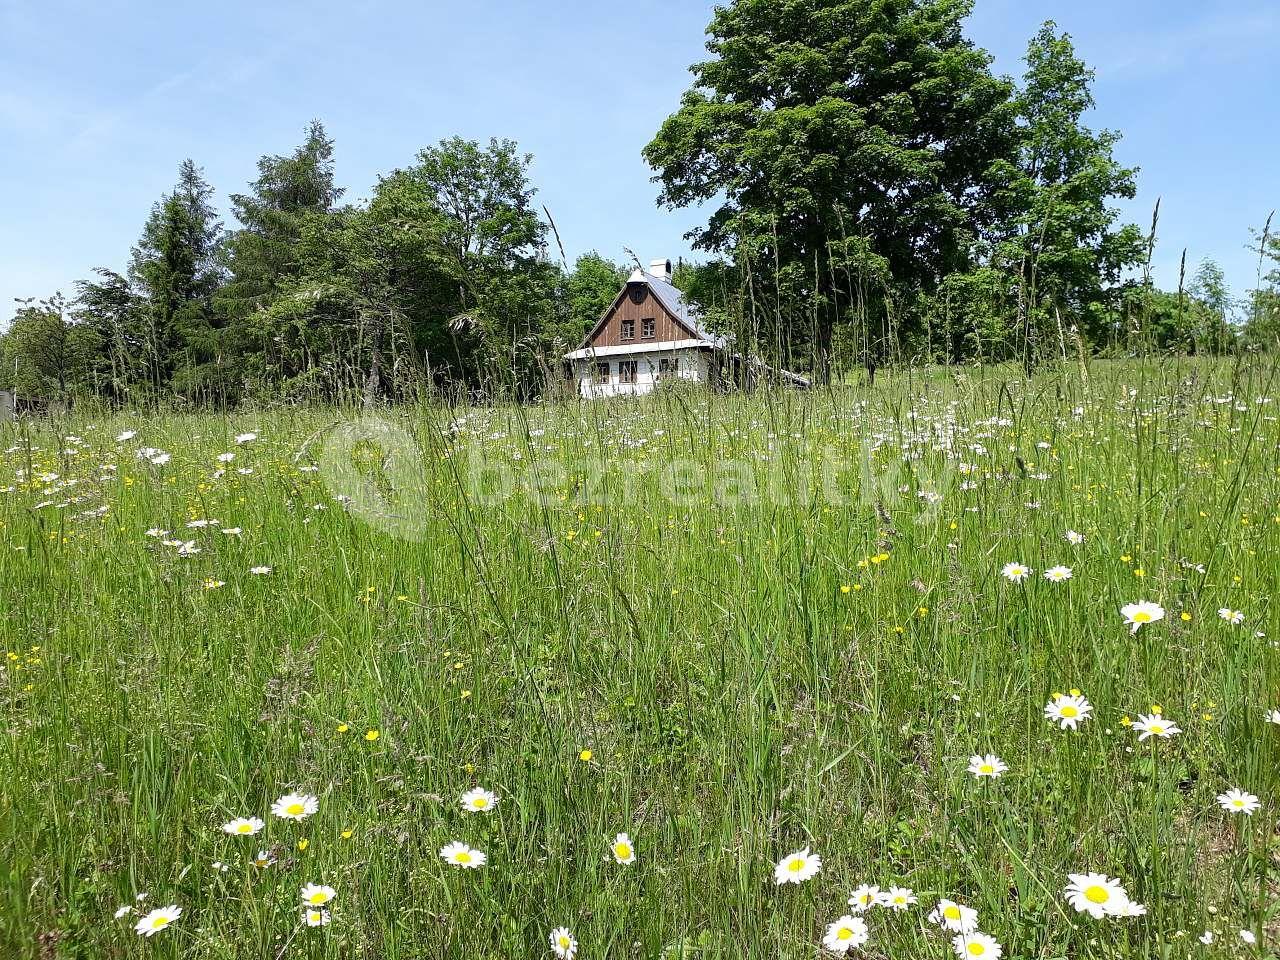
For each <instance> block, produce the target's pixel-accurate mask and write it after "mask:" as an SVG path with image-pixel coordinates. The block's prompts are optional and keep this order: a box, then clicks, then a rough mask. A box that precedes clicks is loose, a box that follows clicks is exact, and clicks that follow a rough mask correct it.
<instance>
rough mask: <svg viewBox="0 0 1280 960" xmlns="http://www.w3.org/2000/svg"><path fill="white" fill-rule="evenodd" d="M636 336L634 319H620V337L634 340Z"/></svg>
mask: <svg viewBox="0 0 1280 960" xmlns="http://www.w3.org/2000/svg"><path fill="white" fill-rule="evenodd" d="M635 338H636V322H635V321H634V320H623V321H622V339H623V340H634V339H635Z"/></svg>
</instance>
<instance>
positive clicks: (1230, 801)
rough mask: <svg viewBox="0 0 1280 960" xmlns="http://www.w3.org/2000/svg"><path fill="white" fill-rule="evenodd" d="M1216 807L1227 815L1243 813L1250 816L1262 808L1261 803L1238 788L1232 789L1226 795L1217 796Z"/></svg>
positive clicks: (1250, 794)
mask: <svg viewBox="0 0 1280 960" xmlns="http://www.w3.org/2000/svg"><path fill="white" fill-rule="evenodd" d="M1218 806H1220V807H1221V808H1222V809H1223V810H1225V811H1227V813H1243V814H1244V815H1245V816H1252V815H1253V814H1254V812H1255V811H1257V810H1258V809H1259V808H1260V807H1261V806H1262V801H1261V800H1259V799H1258V798H1257V797H1255V796H1254V795H1253V794H1252V793H1245V792H1244V791H1243V790H1241V789H1240V788H1239V787H1232V788H1231V789H1230V790H1228V791H1227V792H1226V793H1220V794H1218Z"/></svg>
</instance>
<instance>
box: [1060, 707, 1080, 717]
mask: <svg viewBox="0 0 1280 960" xmlns="http://www.w3.org/2000/svg"><path fill="white" fill-rule="evenodd" d="M1061 713H1062V715H1063V716H1064V717H1066V718H1068V719H1070V718H1071V717H1076V716H1079V715H1080V711H1079V710H1077V709H1076V708H1075V707H1063V708H1062V711H1061Z"/></svg>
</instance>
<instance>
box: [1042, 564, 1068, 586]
mask: <svg viewBox="0 0 1280 960" xmlns="http://www.w3.org/2000/svg"><path fill="white" fill-rule="evenodd" d="M1044 578H1045V579H1046V580H1048V581H1049V582H1050V583H1062V582H1063V581H1064V580H1070V579H1071V568H1070V567H1064V566H1062V565H1061V564H1059V565H1058V566H1056V567H1050V568H1049V569H1048V570H1046V571H1045V572H1044Z"/></svg>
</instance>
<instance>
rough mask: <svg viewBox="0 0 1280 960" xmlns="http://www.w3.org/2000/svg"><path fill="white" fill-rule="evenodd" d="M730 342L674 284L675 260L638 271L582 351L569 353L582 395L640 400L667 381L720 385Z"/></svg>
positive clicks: (574, 379) (663, 261) (584, 341)
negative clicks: (703, 319)
mask: <svg viewBox="0 0 1280 960" xmlns="http://www.w3.org/2000/svg"><path fill="white" fill-rule="evenodd" d="M727 347H728V344H727V342H726V341H725V340H724V338H723V337H717V336H715V335H714V334H712V333H710V332H709V331H707V330H706V329H705V328H704V327H703V326H702V324H701V323H700V322H699V319H698V313H697V310H696V308H694V307H693V305H692V304H689V303H688V302H686V301H685V299H684V296H683V295H682V294H681V293H680V291H679V290H677V289H676V288H675V287H674V286H672V285H671V261H670V260H655V261H653V263H652V264H651V265H650V267H649V270H648V271H647V272H646V271H643V270H636V271H635V272H634V273H632V274H631V276H630V278H629V279H628V280H627V283H626V286H624V287H623V288H622V290H621V291H620V292H619V293H618V296H617V297H616V298H615V299H614V301H613V303H612V304H611V305H610V306H609V308H608V309H607V310H606V311H605V312H604V315H603V316H601V318H600V319H599V321H597V323H596V325H595V326H594V327H593V328H592V330H591V332H590V333H589V334H587V336H586V338H585V339H584V340H583V342H582V344H581V345H580V346H579V347H578V349H577V350H573V351H570V352H569V353H567V354H565V356H564V359H565V360H566V361H567V363H568V364H569V368H570V370H571V375H572V378H573V381H574V382H575V383H576V384H577V388H578V394H579V395H580V396H582V397H585V398H593V397H617V396H638V395H640V394H645V393H650V392H652V391H653V390H654V389H655V388H656V387H657V386H658V384H660V383H662V382H663V381H664V380H687V381H691V382H696V383H716V382H718V380H719V378H720V376H721V370H722V367H723V364H724V361H725V354H726V350H727Z"/></svg>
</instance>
